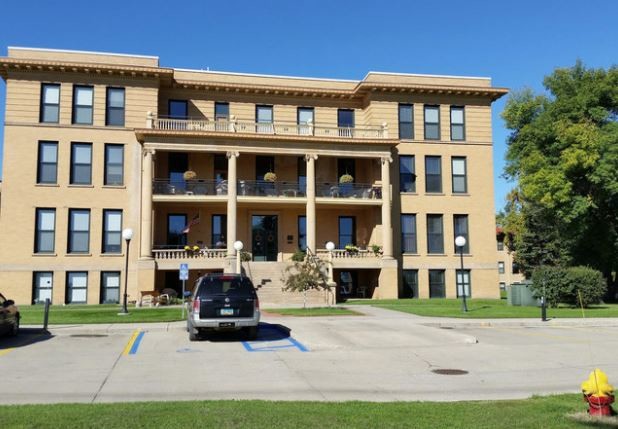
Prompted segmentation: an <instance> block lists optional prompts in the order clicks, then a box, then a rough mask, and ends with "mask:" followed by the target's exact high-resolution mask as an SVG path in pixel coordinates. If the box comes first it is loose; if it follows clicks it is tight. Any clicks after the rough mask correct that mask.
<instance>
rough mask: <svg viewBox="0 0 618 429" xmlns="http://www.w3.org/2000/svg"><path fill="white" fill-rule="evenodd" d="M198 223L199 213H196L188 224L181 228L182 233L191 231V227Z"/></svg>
mask: <svg viewBox="0 0 618 429" xmlns="http://www.w3.org/2000/svg"><path fill="white" fill-rule="evenodd" d="M198 223H200V214H199V213H198V214H196V215H195V217H194V218H193V219H191V222H189V224H188V225H187V226H186V227H185V229H183V230H182V233H183V234H188V233H189V231H191V227H192V226H193V225H197V224H198Z"/></svg>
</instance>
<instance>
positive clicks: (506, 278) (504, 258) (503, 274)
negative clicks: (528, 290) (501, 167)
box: [496, 227, 526, 290]
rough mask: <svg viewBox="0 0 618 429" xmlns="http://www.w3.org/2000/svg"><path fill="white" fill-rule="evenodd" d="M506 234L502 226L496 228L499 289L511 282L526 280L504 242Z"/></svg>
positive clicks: (504, 287)
mask: <svg viewBox="0 0 618 429" xmlns="http://www.w3.org/2000/svg"><path fill="white" fill-rule="evenodd" d="M505 239H506V234H505V233H504V231H503V230H502V228H500V227H497V228H496V245H497V250H498V284H499V286H500V289H502V290H504V289H506V287H507V286H509V285H511V284H513V283H520V282H523V281H524V280H526V277H525V276H524V274H523V273H522V272H521V271H520V269H519V266H518V264H517V263H516V262H515V259H514V254H513V252H512V251H511V250H509V248H508V246H507V245H506V243H505V242H504V241H505Z"/></svg>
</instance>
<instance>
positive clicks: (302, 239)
mask: <svg viewBox="0 0 618 429" xmlns="http://www.w3.org/2000/svg"><path fill="white" fill-rule="evenodd" d="M298 248H299V249H300V250H302V251H303V252H304V251H305V250H307V217H306V216H298ZM312 250H315V249H312Z"/></svg>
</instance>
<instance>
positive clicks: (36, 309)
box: [19, 304, 183, 325]
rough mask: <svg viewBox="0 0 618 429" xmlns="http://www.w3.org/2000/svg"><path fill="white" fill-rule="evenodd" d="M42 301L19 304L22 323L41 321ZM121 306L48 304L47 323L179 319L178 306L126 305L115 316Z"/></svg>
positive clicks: (37, 323)
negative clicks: (122, 312)
mask: <svg viewBox="0 0 618 429" xmlns="http://www.w3.org/2000/svg"><path fill="white" fill-rule="evenodd" d="M44 308H45V307H44V306H43V305H20V306H19V312H20V313H21V317H22V318H21V324H22V325H42V324H43V310H44ZM120 309H121V306H120V305H118V304H111V305H107V304H104V305H66V306H65V305H52V306H51V307H50V308H49V324H50V325H62V324H83V323H133V322H173V321H176V320H183V319H182V317H180V316H181V308H180V307H143V308H135V307H129V315H128V316H118V312H119V311H120Z"/></svg>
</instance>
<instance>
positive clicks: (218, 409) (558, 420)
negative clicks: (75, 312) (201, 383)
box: [0, 394, 614, 429]
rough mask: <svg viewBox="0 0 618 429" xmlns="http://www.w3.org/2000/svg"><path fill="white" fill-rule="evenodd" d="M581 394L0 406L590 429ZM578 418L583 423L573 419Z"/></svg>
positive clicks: (44, 416)
mask: <svg viewBox="0 0 618 429" xmlns="http://www.w3.org/2000/svg"><path fill="white" fill-rule="evenodd" d="M585 410H586V404H585V403H584V402H583V401H582V398H581V395H573V394H571V395H556V396H545V397H534V398H531V399H526V400H514V401H495V402H489V401H482V402H481V401H478V402H451V403H435V402H390V403H370V402H335V403H332V402H292V401H289V402H288V401H281V402H269V401H191V402H141V403H139V402H138V403H117V404H56V405H17V406H15V405H13V406H0V415H1V416H2V427H6V428H59V427H72V428H95V427H102V428H106V429H108V428H163V427H164V428H182V429H186V428H189V427H196V426H199V427H208V428H210V427H216V428H252V429H256V428H269V429H271V428H308V427H315V428H321V429H322V428H363V429H367V428H458V429H465V428H475V429H479V428H492V429H494V428H546V429H554V428H555V429H561V428H585V427H614V426H612V424H611V423H610V424H609V425H607V426H606V425H604V424H599V425H598V426H595V425H594V424H592V426H591V422H589V421H588V422H587V423H586V420H588V417H587V416H583V415H581V416H580V415H579V413H583V412H584V411H585ZM574 413H578V416H579V418H580V419H582V420H584V422H582V423H580V422H579V421H578V420H576V419H574V418H573V417H572V415H573V414H574Z"/></svg>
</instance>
